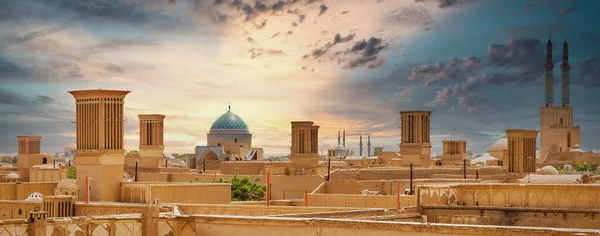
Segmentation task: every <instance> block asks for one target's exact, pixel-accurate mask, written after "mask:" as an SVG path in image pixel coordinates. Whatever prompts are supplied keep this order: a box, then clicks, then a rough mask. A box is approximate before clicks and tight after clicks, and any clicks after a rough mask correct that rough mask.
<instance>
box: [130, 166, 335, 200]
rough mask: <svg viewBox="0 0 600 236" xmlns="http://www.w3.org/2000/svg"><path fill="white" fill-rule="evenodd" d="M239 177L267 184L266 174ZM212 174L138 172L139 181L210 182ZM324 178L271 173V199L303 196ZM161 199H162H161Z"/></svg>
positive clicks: (226, 177)
mask: <svg viewBox="0 0 600 236" xmlns="http://www.w3.org/2000/svg"><path fill="white" fill-rule="evenodd" d="M233 176H234V175H231V174H218V175H216V179H217V180H218V179H223V180H227V181H229V180H231V179H232V178H233ZM238 176H239V177H240V178H243V177H245V176H248V177H249V178H250V181H252V182H254V180H256V179H257V178H258V179H259V181H258V183H259V184H267V176H266V175H238ZM214 179H215V175H214V174H197V173H189V174H184V173H139V177H138V181H139V182H171V183H173V182H180V183H189V182H190V181H192V183H212V182H213V180H214ZM323 181H324V179H323V177H321V176H314V175H313V176H310V175H271V188H272V189H271V199H272V200H282V199H298V198H302V197H303V196H304V190H308V191H309V192H312V191H313V190H315V189H316V188H317V187H318V186H319V185H320V184H321V183H323ZM161 201H164V200H162V199H161Z"/></svg>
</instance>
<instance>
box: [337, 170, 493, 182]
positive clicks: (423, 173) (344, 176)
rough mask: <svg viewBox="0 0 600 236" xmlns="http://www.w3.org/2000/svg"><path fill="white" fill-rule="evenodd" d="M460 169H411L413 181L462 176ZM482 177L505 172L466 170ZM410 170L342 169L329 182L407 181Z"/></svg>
mask: <svg viewBox="0 0 600 236" xmlns="http://www.w3.org/2000/svg"><path fill="white" fill-rule="evenodd" d="M462 174H463V168H462V167H431V168H417V167H414V168H413V178H414V179H426V178H431V177H432V176H433V175H436V176H438V177H442V176H443V175H449V176H452V175H462ZM476 174H479V176H481V177H483V176H486V175H502V174H505V172H504V171H503V170H502V168H500V167H481V168H467V175H469V176H472V178H471V179H475V175H476ZM409 178H410V169H409V168H407V167H400V168H394V167H386V168H365V169H343V170H336V171H332V173H331V180H336V181H337V180H392V179H409Z"/></svg>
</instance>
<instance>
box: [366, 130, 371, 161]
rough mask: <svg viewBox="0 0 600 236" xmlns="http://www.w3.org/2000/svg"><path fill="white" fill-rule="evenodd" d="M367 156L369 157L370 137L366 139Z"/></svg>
mask: <svg viewBox="0 0 600 236" xmlns="http://www.w3.org/2000/svg"><path fill="white" fill-rule="evenodd" d="M367 156H371V135H369V136H368V137H367Z"/></svg>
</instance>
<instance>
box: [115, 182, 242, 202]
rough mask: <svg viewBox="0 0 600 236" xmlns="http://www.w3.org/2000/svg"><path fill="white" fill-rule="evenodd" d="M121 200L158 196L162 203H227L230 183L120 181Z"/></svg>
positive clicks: (149, 198) (138, 200)
mask: <svg viewBox="0 0 600 236" xmlns="http://www.w3.org/2000/svg"><path fill="white" fill-rule="evenodd" d="M121 187H122V191H121V201H122V202H135V203H151V202H152V199H154V198H158V199H159V200H160V201H161V202H164V203H204V204H227V203H230V202H231V184H204V183H171V184H151V183H140V182H137V183H121Z"/></svg>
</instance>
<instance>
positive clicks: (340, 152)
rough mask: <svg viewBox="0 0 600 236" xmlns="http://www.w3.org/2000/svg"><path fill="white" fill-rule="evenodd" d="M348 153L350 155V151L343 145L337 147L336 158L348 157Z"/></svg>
mask: <svg viewBox="0 0 600 236" xmlns="http://www.w3.org/2000/svg"><path fill="white" fill-rule="evenodd" d="M348 153H350V152H349V151H348V149H347V148H346V147H344V146H342V145H338V146H337V147H335V155H336V156H347V155H348Z"/></svg>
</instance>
